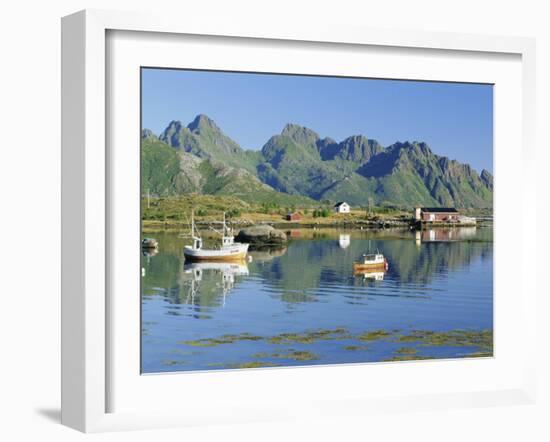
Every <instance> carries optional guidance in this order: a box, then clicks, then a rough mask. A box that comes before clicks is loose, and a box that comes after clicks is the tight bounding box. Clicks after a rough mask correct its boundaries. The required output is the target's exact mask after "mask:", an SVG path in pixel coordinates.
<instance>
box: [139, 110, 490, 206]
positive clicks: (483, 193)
mask: <svg viewBox="0 0 550 442" xmlns="http://www.w3.org/2000/svg"><path fill="white" fill-rule="evenodd" d="M142 137H144V138H142V140H143V142H149V141H148V140H154V138H152V137H154V135H153V134H152V133H151V132H150V131H147V130H144V131H143V133H142ZM159 140H160V142H162V143H166V144H168V145H169V146H171V147H173V148H175V149H174V150H175V151H176V153H177V154H178V155H180V156H181V155H186V154H189V155H191V156H193V158H200V159H203V160H208V161H217V162H220V163H221V164H224V165H227V166H230V167H233V168H235V169H239V170H240V169H244V170H246V171H247V172H248V173H249V174H251V176H255V177H256V178H258V179H259V180H260V181H261V182H263V183H264V184H267V185H269V186H271V187H272V188H273V189H275V190H277V191H279V192H282V193H284V194H286V195H300V196H303V197H309V198H313V199H316V200H322V199H329V200H346V201H350V202H352V203H353V204H356V205H357V204H359V205H361V204H365V201H367V200H368V198H370V197H374V199H375V201H377V202H383V203H387V202H389V203H392V204H411V203H412V202H414V203H415V204H416V203H418V202H420V201H421V202H422V203H423V204H426V205H430V204H432V205H434V204H441V205H456V206H457V207H487V206H489V207H490V206H491V205H492V192H493V185H492V175H491V174H490V173H489V172H488V171H486V170H484V171H482V173H481V175H479V174H478V173H477V172H476V171H475V170H474V169H472V168H471V167H470V166H469V165H468V164H464V163H460V162H458V161H456V160H452V159H449V158H447V157H444V156H439V155H436V154H435V153H433V152H432V151H431V149H430V147H429V146H428V144H427V143H425V142H419V141H404V142H396V143H394V144H392V145H390V146H388V147H386V148H384V147H383V146H382V145H381V144H380V143H378V142H377V141H376V140H374V139H369V138H367V137H366V136H364V135H352V136H349V137H347V138H345V139H344V140H343V141H341V142H336V141H335V140H334V139H332V138H328V137H327V138H322V139H321V138H320V137H319V135H318V134H317V133H316V132H315V131H313V130H311V129H309V128H307V127H304V126H301V125H299V124H292V123H289V124H286V125H285V126H284V128H283V130H282V132H281V133H280V134H279V135H274V136H272V137H271V138H270V139H269V141H267V143H266V144H265V145H264V146H263V148H262V150H261V151H245V150H243V149H242V148H241V147H240V146H239V145H238V144H237V143H236V142H234V141H233V140H232V139H231V138H229V137H228V136H227V135H225V134H224V133H223V132H222V130H221V129H219V127H218V126H217V125H216V123H215V122H214V121H213V120H212V119H211V118H209V117H208V116H206V115H204V114H199V115H197V116H196V117H195V119H194V120H193V121H192V122H191V123H189V125H187V126H183V125H182V123H181V122H180V121H177V120H174V121H171V122H170V123H169V124H168V126H167V128H166V129H165V131H164V132H163V133H162V134H161V135H160V136H159V139H158V140H157V142H158V141H159ZM151 149H153V146H152V145H151ZM163 152H164V154H166V155H167V156H168V153H167V151H163ZM182 158H183V157H182ZM201 164H202V165H201V167H202V168H205V167H206V166H205V165H204V164H206V163H201ZM184 172H185V171H184ZM184 172H182V175H181V177H179V178H178V179H181V180H184V178H185V176H186V175H185V173H184ZM211 172H212V174H211V175H212V176H217V172H216V171H214V170H212V171H211ZM214 172H216V173H214ZM209 173H210V172H209ZM243 173H244V172H243ZM238 175H239V174H238V173H236V174H234V175H232V176H235V177H237V176H238ZM208 176H210V175H208ZM243 176H245V175H243ZM246 176H247V177H248V175H246ZM185 179H186V178H185ZM184 181H185V180H184ZM238 181H239V183H240V184H239V186H241V185H244V182H245V181H246V180H238ZM213 182H214V181H213ZM239 186H236V187H239ZM208 189H210V187H208V186H206V187H203V190H204V191H205V192H208V191H210V190H211V189H210V190H208ZM237 190H239V189H236V191H237Z"/></svg>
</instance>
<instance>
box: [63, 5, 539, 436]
mask: <svg viewBox="0 0 550 442" xmlns="http://www.w3.org/2000/svg"><path fill="white" fill-rule="evenodd" d="M112 32H115V33H116V32H119V33H128V32H138V33H155V34H141V35H144V36H145V38H147V35H149V36H150V37H151V38H153V35H154V38H156V39H157V40H158V39H159V38H160V39H162V38H163V37H166V38H170V39H174V38H176V39H177V38H185V36H216V37H218V39H222V40H223V39H226V40H227V42H228V43H229V44H231V43H230V42H231V41H235V40H234V39H247V40H248V41H255V42H260V43H261V42H265V41H268V42H271V43H270V44H277V42H284V44H285V45H286V47H288V46H289V45H290V46H292V45H296V46H297V45H300V44H302V45H303V44H304V43H307V44H308V45H316V44H319V45H331V47H333V49H334V50H335V51H338V50H346V48H348V49H349V48H367V47H368V48H375V49H376V50H377V51H379V52H381V53H384V51H389V50H391V49H392V48H400V50H402V51H405V52H406V51H408V50H411V51H412V50H419V49H421V50H427V51H431V52H430V53H431V54H432V55H433V56H434V57H436V58H437V57H438V56H439V55H438V54H441V56H443V55H444V54H470V55H471V56H472V57H473V58H474V59H478V60H479V61H480V63H481V62H482V61H483V60H484V58H486V57H490V56H491V54H493V55H494V54H501V55H502V56H506V57H507V56H510V57H515V59H516V60H517V61H518V63H519V65H518V67H519V69H520V77H517V76H516V77H514V78H520V81H519V82H516V83H517V84H518V88H520V89H521V90H516V91H510V92H511V93H512V95H513V94H516V98H518V99H519V102H520V106H521V109H519V110H518V109H516V112H514V113H513V114H510V115H509V116H508V117H505V116H503V115H499V114H498V112H496V115H495V119H496V120H497V121H498V119H499V118H502V120H503V121H504V119H505V118H510V119H511V121H508V123H512V124H515V125H516V129H517V134H518V142H519V143H520V145H521V149H520V153H519V154H518V155H520V156H521V174H522V177H523V180H522V183H521V185H520V186H519V187H517V188H516V189H515V190H514V188H513V187H508V186H507V185H506V181H505V180H502V181H499V179H500V178H499V171H498V170H497V172H496V174H495V182H496V186H497V189H498V186H501V188H502V189H503V192H502V193H501V194H500V195H501V196H500V197H498V198H497V199H496V202H495V211H496V212H498V210H502V211H504V206H500V207H501V209H499V204H501V203H502V204H505V203H506V201H508V202H513V203H514V204H516V205H518V206H520V207H529V208H530V210H520V211H519V212H520V215H519V220H517V222H518V225H519V226H520V227H519V232H520V238H519V239H518V240H517V241H518V250H519V251H518V252H517V253H519V254H520V257H521V263H522V265H521V267H520V268H519V270H518V272H519V274H520V280H518V282H517V286H515V288H516V289H517V290H519V299H520V306H521V308H520V309H519V310H521V312H522V315H521V316H520V317H519V318H516V323H518V321H519V324H520V325H521V328H522V336H523V337H524V338H525V337H527V338H531V339H526V340H525V342H526V344H525V345H524V347H525V348H524V349H523V350H524V351H523V352H522V353H521V354H518V355H517V356H516V359H517V361H516V364H517V367H515V370H516V371H515V372H514V373H516V372H517V374H518V375H517V379H515V378H514V379H513V380H512V379H511V377H510V383H509V384H508V383H507V382H506V379H503V380H502V382H500V384H499V385H500V386H498V385H497V384H496V383H495V385H492V386H490V387H488V388H483V386H481V385H476V386H474V387H472V388H471V389H468V388H467V387H464V388H463V390H462V391H460V392H459V391H454V392H450V391H446V390H445V383H449V381H448V379H447V380H445V379H444V377H445V376H449V373H453V372H456V370H457V369H461V368H459V366H458V365H454V366H452V367H451V368H448V367H450V366H449V365H446V366H445V365H438V366H434V367H432V368H429V370H430V373H431V376H432V378H433V376H434V374H435V375H436V376H437V373H440V377H441V378H442V379H441V382H439V383H437V386H436V387H434V389H433V390H432V391H426V393H425V394H418V393H414V392H399V391H393V392H387V393H386V394H384V393H383V392H382V393H381V394H380V393H378V394H377V395H376V396H373V395H370V396H369V395H367V394H363V393H362V392H361V391H359V392H358V393H357V394H356V395H353V396H349V395H346V394H345V393H344V391H345V389H342V393H339V392H338V390H337V389H331V392H330V394H328V393H327V395H326V397H323V395H322V394H320V395H317V396H315V397H311V398H310V399H308V400H307V401H306V402H304V403H297V402H296V401H293V400H289V403H288V404H287V405H286V406H285V405H284V402H283V399H280V400H279V402H277V401H274V403H273V404H271V405H269V404H263V405H261V406H259V405H258V403H254V402H252V401H251V399H250V398H251V397H252V396H251V395H250V394H244V393H245V392H246V391H249V392H252V393H253V392H254V389H255V388H257V387H258V386H261V385H263V384H265V383H270V382H271V379H272V378H270V376H273V375H271V374H269V373H274V372H277V373H279V374H280V373H284V374H283V375H282V376H283V377H284V380H285V382H292V378H294V382H305V381H306V379H307V378H311V377H312V376H311V374H312V373H313V372H312V371H311V370H317V373H323V376H324V377H325V379H328V380H330V379H331V377H334V378H333V379H335V378H336V376H338V373H340V374H342V373H346V376H348V375H349V376H361V370H365V369H368V370H371V373H372V372H374V370H377V372H379V371H380V369H381V368H382V369H384V370H385V371H389V370H391V371H392V372H393V373H395V374H396V375H399V373H400V372H401V371H402V370H401V369H400V368H399V367H398V366H401V364H393V365H388V364H386V365H384V366H378V367H377V368H373V367H375V366H374V365H370V366H369V367H370V368H365V367H366V366H364V365H355V366H354V367H347V368H346V367H315V368H308V369H307V370H310V371H308V372H304V371H303V369H299V368H296V369H284V370H280V369H279V370H258V371H257V370H252V371H237V372H234V373H233V374H231V375H230V376H231V379H229V378H228V379H229V380H230V382H232V383H234V382H235V380H236V379H238V383H239V386H240V388H241V390H240V391H241V392H242V393H243V394H242V395H237V397H235V396H233V397H231V398H228V397H225V398H224V397H223V394H226V395H228V394H230V390H227V391H226V393H222V397H221V398H220V401H219V402H220V404H222V405H223V404H224V399H225V400H227V399H231V401H232V407H233V409H234V410H238V411H239V412H238V413H236V412H234V413H232V412H231V410H229V409H228V410H227V411H226V412H225V413H224V411H223V409H222V407H221V406H220V407H218V408H219V409H218V410H217V411H216V412H215V413H214V416H212V415H206V414H205V413H204V410H205V409H206V408H201V407H200V406H198V407H197V408H196V409H195V410H194V412H193V413H191V412H190V410H186V409H184V408H181V407H176V406H174V405H169V406H168V407H164V408H162V409H161V408H159V407H156V406H151V407H150V409H147V408H146V407H145V406H142V407H137V406H136V408H135V409H129V408H128V409H127V408H125V407H122V408H121V409H120V410H118V409H117V407H114V408H113V406H112V404H110V399H109V397H110V394H111V392H112V390H113V389H114V388H115V386H114V385H113V383H112V376H111V373H112V370H116V368H117V367H114V368H113V361H114V360H116V358H115V357H114V355H113V348H120V346H119V347H116V346H115V347H113V346H112V345H111V338H110V336H109V327H112V325H113V321H117V316H116V314H114V313H113V312H112V311H111V307H112V299H110V298H109V295H110V293H109V290H111V288H112V281H111V277H112V275H111V273H110V272H111V270H110V269H111V267H112V265H113V262H114V261H115V260H116V259H117V257H116V256H115V254H114V253H112V250H110V244H111V243H112V242H113V241H114V238H113V237H112V235H113V233H116V232H117V230H116V228H114V227H113V226H114V225H115V224H116V220H113V213H115V212H114V211H113V201H116V198H115V197H114V196H113V195H112V193H111V192H112V184H113V183H112V182H111V181H110V180H112V179H113V178H112V173H111V172H112V171H111V168H112V164H111V163H110V162H111V161H112V156H111V154H112V152H110V151H109V143H110V142H111V141H110V140H112V136H113V134H112V133H108V131H107V127H106V121H109V119H110V118H111V117H113V116H112V115H111V112H112V110H111V109H110V108H109V106H108V103H109V94H110V93H111V90H110V88H109V82H110V81H112V78H111V76H110V75H106V72H107V73H109V72H110V71H109V70H108V69H107V68H108V65H109V63H112V62H113V60H112V59H109V58H108V57H113V56H117V54H118V53H117V52H116V51H115V52H113V51H109V44H108V41H107V35H108V33H112ZM159 44H161V45H162V42H161V43H159ZM113 54H114V55H113ZM62 55H63V59H62V123H63V127H62V423H63V424H65V425H67V426H70V427H72V428H75V429H78V430H80V431H85V432H96V431H109V430H121V429H139V428H157V427H168V426H186V425H206V424H208V423H210V422H214V421H215V422H228V423H232V422H250V421H258V420H273V419H285V418H289V417H304V418H305V417H315V416H317V417H318V416H328V415H332V416H333V415H335V414H336V415H338V414H348V415H354V414H358V415H361V414H365V413H369V412H371V411H374V410H377V411H380V410H384V411H387V412H395V411H403V410H412V409H426V408H429V409H432V408H433V409H436V408H453V407H470V406H487V405H499V404H509V403H530V402H532V401H533V400H534V397H535V391H536V383H535V366H536V363H535V357H536V356H535V352H534V348H533V345H532V344H531V343H533V342H534V341H535V339H534V336H535V316H536V302H537V290H536V285H535V281H534V279H532V278H528V277H526V276H527V275H528V271H529V269H528V262H527V259H526V258H527V257H528V256H535V255H536V243H535V242H533V241H521V239H522V238H527V237H528V235H529V224H528V217H529V218H531V217H533V210H532V209H531V208H534V207H535V206H536V204H535V202H536V194H535V192H534V191H533V189H534V188H535V186H534V184H531V183H533V180H534V174H533V173H531V171H532V170H534V163H535V153H536V151H535V142H534V120H535V119H534V112H535V110H534V109H535V78H534V77H535V43H534V41H533V40H532V39H526V38H516V37H491V36H478V35H464V34H450V33H427V32H416V31H398V32H392V31H388V30H377V29H370V28H356V29H355V28H347V27H343V26H323V27H319V26H313V25H312V26H301V27H300V28H295V27H292V26H290V25H289V26H285V25H284V24H272V25H269V24H267V25H266V24H265V23H261V24H259V23H256V24H255V23H249V22H247V21H246V20H245V19H243V20H242V21H239V22H238V23H237V22H234V21H233V22H230V23H217V22H207V21H205V20H201V19H197V20H193V21H188V22H186V23H185V24H184V25H182V24H181V23H180V20H178V19H177V18H172V17H169V16H162V17H158V16H152V15H150V14H147V15H146V14H130V13H122V12H111V11H98V10H91V11H90V10H87V11H81V12H78V13H76V14H73V15H70V16H67V17H65V18H63V21H62ZM222 64H223V63H222ZM429 69H435V67H434V66H430V67H429ZM440 79H442V80H444V79H446V78H440ZM503 81H504V80H503ZM516 83H513V84H516ZM510 84H512V83H510ZM135 93H136V94H139V91H138V90H136V91H135ZM115 118H116V117H115ZM501 126H504V125H503V124H501ZM515 133H516V132H515ZM495 139H496V141H495V145H496V146H498V144H499V141H498V133H497V137H496V138H495ZM502 145H503V146H504V144H502ZM501 157H502V158H504V156H501ZM502 164H504V160H503V162H502ZM497 169H498V164H497ZM502 170H504V168H503V169H502ZM133 173H139V170H135V171H134V172H133ZM501 176H503V177H504V176H505V175H504V174H503V175H501ZM510 186H511V184H510ZM508 188H509V190H510V191H509V192H508V191H505V190H507V189H508ZM496 192H497V194H498V192H499V191H498V190H497V191H496ZM507 198H508V200H507ZM512 198H513V199H514V200H513V201H510V199H512ZM495 216H496V220H497V221H496V222H497V225H498V223H499V222H500V221H499V218H498V216H497V215H495ZM504 224H505V223H504V221H503V222H502V225H503V227H505V226H504ZM531 225H532V224H531ZM497 237H498V235H497ZM497 244H498V243H497ZM498 253H502V254H504V253H505V251H504V250H503V249H500V250H499V249H498V246H497V247H496V248H495V254H496V259H495V262H496V265H495V266H496V268H497V270H498V266H501V267H502V266H504V267H503V268H505V263H504V264H503V261H502V260H500V259H499V258H498V256H499V255H498ZM136 255H137V252H136ZM501 287H502V286H501ZM498 289H499V285H498V284H496V285H495V294H496V295H495V296H498V294H497V290H498ZM503 290H504V289H503ZM503 293H504V291H503ZM516 296H518V294H517V293H516ZM136 299H137V298H136ZM138 308H139V306H138ZM501 311H504V310H501ZM501 314H504V313H501ZM497 319H498V318H497ZM496 333H497V335H498V333H499V331H498V328H497V332H496ZM501 335H502V336H503V335H505V333H502V334H501ZM496 348H497V350H496V352H497V353H496V355H497V356H496V358H495V359H498V358H499V356H498V345H497V346H496ZM503 354H504V353H503ZM504 359H505V358H503V360H504ZM476 363H478V364H484V361H476ZM428 364H429V363H415V364H414V366H415V367H416V368H412V369H409V370H415V372H416V373H418V372H419V371H425V370H427V368H426V367H428V366H429V365H428ZM490 364H491V362H489V363H486V364H485V365H484V366H483V367H484V368H483V370H485V375H487V376H490V375H491V370H494V369H495V365H494V364H493V365H490ZM408 366H409V367H412V366H413V365H410V364H409V365H408ZM479 366H481V365H479ZM520 366H521V368H520ZM395 367H397V368H395ZM476 367H478V366H476ZM339 370H340V371H339ZM342 370H346V371H345V372H344V371H342ZM519 370H521V373H520V371H519ZM264 373H268V374H264ZM136 376H139V373H136ZM177 376H179V375H173V376H172V375H170V376H162V377H163V378H164V380H163V381H162V382H163V383H164V384H166V385H169V384H170V383H172V382H177V381H176V379H177ZM182 376H187V375H182ZM212 376H217V379H218V380H219V382H220V383H223V382H224V376H225V375H224V374H222V373H216V374H214V373H210V374H208V375H207V377H205V376H204V374H202V375H195V377H194V378H193V383H198V384H201V383H205V384H204V385H206V383H208V382H210V381H211V380H212V379H214V378H213V377H212ZM149 378H151V379H152V376H151V377H149ZM119 379H120V376H119ZM279 381H280V379H279ZM516 381H517V382H516ZM148 382H150V381H148ZM277 382H278V381H277ZM467 383H468V382H466V384H467ZM129 385H130V384H129ZM472 385H473V383H472ZM130 386H131V387H132V388H133V387H135V386H136V385H135V384H134V385H130ZM145 388H149V389H157V385H155V384H153V383H152V384H151V386H149V387H145ZM162 388H165V386H163V387H162ZM126 391H127V390H126ZM121 392H122V393H121V394H126V393H125V391H124V390H121ZM162 394H164V393H161V395H162ZM144 397H145V398H146V400H149V397H147V395H146V394H145V395H144ZM158 397H161V396H158ZM158 397H157V399H158ZM131 400H132V398H130V399H128V401H131ZM304 404H307V405H306V406H305V407H304V406H303V405H304ZM204 406H205V407H206V406H207V404H204Z"/></svg>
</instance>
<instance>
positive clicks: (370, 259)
mask: <svg viewBox="0 0 550 442" xmlns="http://www.w3.org/2000/svg"><path fill="white" fill-rule="evenodd" d="M363 261H364V263H365V264H376V263H379V262H384V255H382V254H381V253H370V254H368V255H363Z"/></svg>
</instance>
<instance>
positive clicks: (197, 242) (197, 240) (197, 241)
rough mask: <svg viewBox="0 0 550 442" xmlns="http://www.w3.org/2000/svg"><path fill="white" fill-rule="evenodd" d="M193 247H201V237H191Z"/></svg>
mask: <svg viewBox="0 0 550 442" xmlns="http://www.w3.org/2000/svg"><path fill="white" fill-rule="evenodd" d="M193 249H195V250H200V249H202V239H201V238H193Z"/></svg>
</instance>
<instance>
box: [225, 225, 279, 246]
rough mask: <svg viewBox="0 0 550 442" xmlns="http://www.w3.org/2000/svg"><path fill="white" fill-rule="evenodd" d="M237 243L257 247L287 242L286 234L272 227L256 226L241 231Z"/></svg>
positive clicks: (236, 238) (236, 239)
mask: <svg viewBox="0 0 550 442" xmlns="http://www.w3.org/2000/svg"><path fill="white" fill-rule="evenodd" d="M235 241H237V242H243V243H248V244H255V245H278V244H284V243H286V241H287V238H286V234H285V232H282V231H281V230H277V229H275V228H273V227H272V226H270V225H255V226H250V227H245V228H244V229H241V230H240V231H239V233H238V234H237V236H236V237H235Z"/></svg>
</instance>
